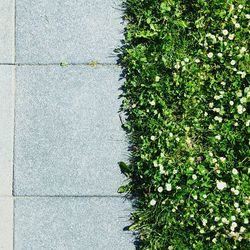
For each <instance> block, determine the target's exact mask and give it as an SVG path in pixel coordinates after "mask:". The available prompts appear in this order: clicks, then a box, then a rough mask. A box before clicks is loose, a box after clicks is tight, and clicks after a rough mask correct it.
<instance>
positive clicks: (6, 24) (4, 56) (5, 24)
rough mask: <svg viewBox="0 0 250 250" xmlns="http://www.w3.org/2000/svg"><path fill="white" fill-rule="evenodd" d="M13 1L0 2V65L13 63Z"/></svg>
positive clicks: (4, 0)
mask: <svg viewBox="0 0 250 250" xmlns="http://www.w3.org/2000/svg"><path fill="white" fill-rule="evenodd" d="M14 24H15V0H1V1H0V63H14V61H15V48H14V45H15V39H14V36H15V26H14Z"/></svg>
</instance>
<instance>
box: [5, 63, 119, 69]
mask: <svg viewBox="0 0 250 250" xmlns="http://www.w3.org/2000/svg"><path fill="white" fill-rule="evenodd" d="M1 65H7V66H60V67H63V68H67V67H68V66H89V67H91V68H95V67H97V66H117V67H119V65H118V64H115V63H96V64H95V66H92V65H90V63H67V65H66V66H61V65H60V63H0V66H1Z"/></svg>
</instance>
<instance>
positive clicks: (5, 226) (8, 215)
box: [0, 196, 13, 250]
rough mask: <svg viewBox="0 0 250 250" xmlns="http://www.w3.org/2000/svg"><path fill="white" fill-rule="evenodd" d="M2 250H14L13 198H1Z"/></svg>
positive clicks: (0, 236) (0, 239)
mask: <svg viewBox="0 0 250 250" xmlns="http://www.w3.org/2000/svg"><path fill="white" fill-rule="evenodd" d="M0 216H1V219H0V250H12V249H13V198H12V197H1V196H0Z"/></svg>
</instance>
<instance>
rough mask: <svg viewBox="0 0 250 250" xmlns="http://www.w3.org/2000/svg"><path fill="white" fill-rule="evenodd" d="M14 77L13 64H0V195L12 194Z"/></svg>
mask: <svg viewBox="0 0 250 250" xmlns="http://www.w3.org/2000/svg"><path fill="white" fill-rule="evenodd" d="M14 79H15V68H14V66H9V65H0V196H1V195H3V196H11V195H12V178H13V137H14V85H15V83H14ZM0 249H1V248H0Z"/></svg>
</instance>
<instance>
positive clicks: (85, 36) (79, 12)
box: [16, 0, 123, 63]
mask: <svg viewBox="0 0 250 250" xmlns="http://www.w3.org/2000/svg"><path fill="white" fill-rule="evenodd" d="M121 15H122V12H121V0H84V1H83V0H74V1H72V0H53V1H51V0H16V19H17V26H16V58H17V59H16V60H17V62H18V63H56V62H61V61H68V62H71V63H86V62H89V61H91V60H95V61H98V62H101V63H114V62H115V61H116V57H115V53H114V52H113V50H114V48H116V47H118V46H119V45H120V39H121V38H122V32H123V26H122V24H121Z"/></svg>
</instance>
